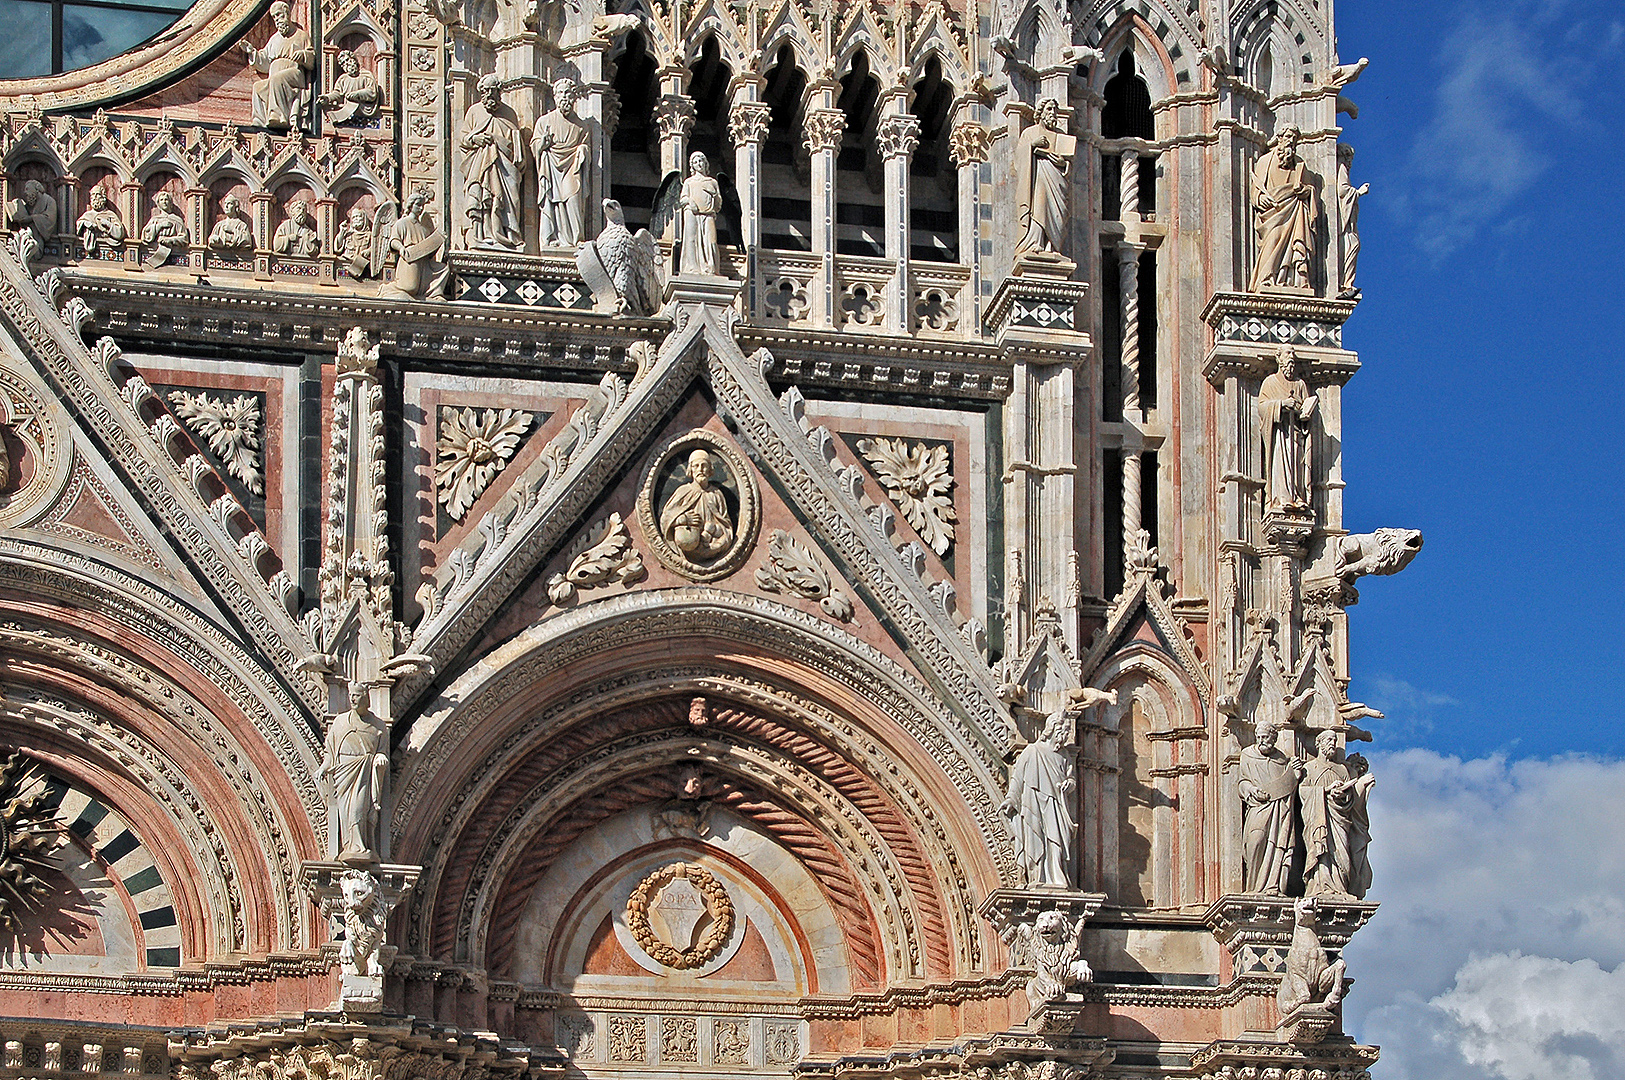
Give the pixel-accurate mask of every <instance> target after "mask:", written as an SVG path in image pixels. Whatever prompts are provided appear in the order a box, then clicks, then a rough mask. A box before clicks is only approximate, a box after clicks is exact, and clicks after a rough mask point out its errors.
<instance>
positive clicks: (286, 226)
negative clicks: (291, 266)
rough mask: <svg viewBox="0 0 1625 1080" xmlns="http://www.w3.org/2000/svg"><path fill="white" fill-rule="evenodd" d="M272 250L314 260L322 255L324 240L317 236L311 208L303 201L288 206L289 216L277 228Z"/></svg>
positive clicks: (273, 237) (296, 200)
mask: <svg viewBox="0 0 1625 1080" xmlns="http://www.w3.org/2000/svg"><path fill="white" fill-rule="evenodd" d="M271 250H272V251H274V252H276V253H277V254H278V255H295V256H298V257H299V258H301V259H313V258H315V257H316V256H317V255H320V254H321V253H322V238H321V237H320V236H318V235H317V234H316V222H315V220H313V219H312V218H311V216H310V206H309V205H308V204H306V202H305V200H303V199H295V200H294V201H293V202H291V203H289V204H288V216H287V219H286V220H284V221H283V222H282V224H280V225H278V226H277V227H276V234H275V235H274V236H272V237H271Z"/></svg>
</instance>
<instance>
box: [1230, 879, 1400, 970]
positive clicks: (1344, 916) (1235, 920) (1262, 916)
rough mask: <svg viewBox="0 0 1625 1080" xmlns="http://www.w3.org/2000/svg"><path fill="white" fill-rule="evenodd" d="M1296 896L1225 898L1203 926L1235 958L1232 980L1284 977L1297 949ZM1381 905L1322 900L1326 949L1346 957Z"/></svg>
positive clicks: (1319, 926) (1319, 923)
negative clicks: (1345, 950) (1285, 966)
mask: <svg viewBox="0 0 1625 1080" xmlns="http://www.w3.org/2000/svg"><path fill="white" fill-rule="evenodd" d="M1294 900H1295V898H1294V897H1290V896H1263V895H1256V894H1250V893H1240V894H1232V895H1228V896H1221V897H1220V898H1219V899H1218V901H1217V902H1216V903H1214V904H1213V906H1212V907H1210V908H1208V909H1207V912H1206V914H1204V915H1203V916H1202V920H1203V921H1204V922H1206V923H1207V925H1208V929H1210V930H1212V931H1213V936H1214V937H1216V938H1218V939H1219V944H1220V945H1222V946H1224V948H1225V951H1227V952H1228V953H1230V956H1231V973H1232V977H1239V976H1243V975H1279V974H1280V972H1281V967H1282V965H1283V964H1284V963H1285V961H1286V951H1287V947H1288V946H1290V945H1291V944H1292V920H1293V916H1292V905H1293V903H1294ZM1376 910H1377V905H1376V903H1374V902H1373V901H1370V900H1332V899H1330V898H1328V897H1321V898H1320V901H1319V906H1318V912H1319V916H1318V919H1317V921H1316V924H1315V926H1316V930H1317V932H1318V933H1319V935H1320V940H1321V943H1322V944H1324V945H1325V946H1326V947H1327V948H1328V949H1331V950H1333V951H1341V950H1342V948H1343V946H1345V945H1347V944H1348V943H1349V939H1350V938H1352V937H1353V936H1354V932H1355V931H1356V930H1358V929H1360V927H1362V926H1364V925H1365V924H1366V923H1368V922H1370V921H1371V916H1372V915H1373V914H1375V913H1376Z"/></svg>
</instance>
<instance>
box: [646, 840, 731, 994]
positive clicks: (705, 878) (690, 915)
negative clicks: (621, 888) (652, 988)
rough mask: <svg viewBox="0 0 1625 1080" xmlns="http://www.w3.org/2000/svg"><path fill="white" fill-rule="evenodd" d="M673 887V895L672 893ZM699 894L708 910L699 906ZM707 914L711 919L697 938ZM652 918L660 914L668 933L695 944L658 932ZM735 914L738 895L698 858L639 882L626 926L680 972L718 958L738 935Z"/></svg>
mask: <svg viewBox="0 0 1625 1080" xmlns="http://www.w3.org/2000/svg"><path fill="white" fill-rule="evenodd" d="M668 892H670V893H672V894H673V895H671V896H669V897H668V895H667V894H668ZM695 894H698V900H699V902H700V903H701V904H703V911H702V910H700V909H698V908H696V907H695V906H694V902H693V899H691V898H693V897H694V896H695ZM663 909H671V910H670V911H669V912H668V911H666V910H663ZM685 916H686V917H685ZM704 916H708V917H709V918H710V922H709V924H707V925H706V926H705V927H704V929H703V932H702V933H700V935H699V937H698V938H694V937H693V936H692V935H693V933H694V931H696V930H699V929H700V926H699V920H700V918H701V917H704ZM651 917H653V918H658V919H660V921H661V923H662V929H663V930H664V932H665V935H666V936H667V937H675V938H682V937H687V938H688V942H692V944H689V943H688V942H681V941H680V942H678V943H676V944H673V943H671V942H669V941H666V940H664V939H663V937H662V936H661V935H659V934H656V932H655V928H654V926H653V924H652V920H651ZM734 917H735V916H734V905H733V900H732V899H730V898H729V896H728V891H727V890H726V889H725V888H723V886H722V882H720V881H718V880H717V879H716V878H715V877H714V876H713V875H712V873H711V871H709V870H707V869H706V868H705V867H703V866H699V865H697V864H695V863H672V864H671V865H669V866H664V867H661V868H660V869H659V870H656V871H655V872H654V873H652V874H650V875H649V876H648V877H646V878H644V879H643V880H642V881H640V882H639V883H638V886H637V888H635V889H633V890H632V895H631V896H630V897H628V898H627V901H626V929H627V930H628V931H629V932H630V933H631V935H632V940H634V941H636V942H637V943H638V945H639V946H640V947H641V948H642V949H643V951H644V952H646V953H648V954H649V956H650V957H652V958H653V959H655V960H657V961H658V962H660V963H661V964H664V965H665V966H666V967H669V968H675V969H676V970H678V971H690V970H693V969H694V968H699V967H704V966H705V965H706V964H708V963H710V962H711V961H712V960H713V959H715V958H716V957H717V955H718V954H719V953H721V952H722V948H723V946H724V945H726V944H727V942H728V938H729V937H731V936H732V935H733V930H734Z"/></svg>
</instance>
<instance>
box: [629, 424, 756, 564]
mask: <svg viewBox="0 0 1625 1080" xmlns="http://www.w3.org/2000/svg"><path fill="white" fill-rule="evenodd" d="M700 451H705V452H706V454H707V455H708V458H707V459H706V460H707V462H708V464H709V466H710V471H711V476H710V478H709V479H708V480H705V481H703V482H702V481H697V480H695V479H694V477H693V472H694V467H695V463H696V456H697V455H698V453H699V452H700ZM760 519H761V498H760V496H759V495H758V494H757V491H756V479H755V475H754V473H752V472H751V469H750V466H749V465H747V464H746V463H745V459H744V458H743V457H741V456H740V454H739V452H738V451H737V450H735V449H734V448H733V446H732V445H730V444H729V443H728V442H727V441H726V440H724V439H722V438H720V437H718V436H717V435H714V434H712V433H711V432H709V431H705V430H702V429H698V428H696V429H695V430H693V431H689V432H686V433H684V434H681V435H678V436H677V437H676V438H674V439H672V440H670V441H669V442H667V443H666V444H665V446H663V447H661V448H660V449H659V450H657V451H656V453H655V455H654V458H653V463H652V464H651V465H650V466H649V469H648V471H647V472H646V473H645V474H644V477H643V483H642V486H641V488H640V489H639V492H638V524H639V525H640V526H641V527H642V529H643V535H644V537H645V538H646V539H647V540H648V543H649V548H650V550H651V551H653V552H654V555H655V557H656V558H657V559H659V560H660V561H661V562H662V563H664V564H665V565H666V566H667V567H669V568H670V569H671V570H673V571H675V572H676V573H679V574H681V575H683V576H684V577H686V578H689V579H690V580H692V581H716V580H718V579H719V578H724V577H727V576H728V575H729V574H731V573H733V572H734V571H735V570H738V569H739V567H740V564H742V563H743V562H744V561H745V558H746V557H747V556H748V555H749V554H750V552H751V550H752V549H753V548H754V547H755V546H756V532H757V529H758V528H759V527H760ZM730 531H731V533H732V535H731V537H729V536H728V535H727V534H728V532H730Z"/></svg>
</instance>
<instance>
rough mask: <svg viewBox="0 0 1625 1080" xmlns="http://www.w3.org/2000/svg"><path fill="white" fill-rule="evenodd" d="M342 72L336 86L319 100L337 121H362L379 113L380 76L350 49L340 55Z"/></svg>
mask: <svg viewBox="0 0 1625 1080" xmlns="http://www.w3.org/2000/svg"><path fill="white" fill-rule="evenodd" d="M338 63H339V74H338V76H337V77H336V78H335V79H334V80H333V89H331V90H329V91H328V92H327V93H325V94H323V95H322V96H321V97H320V98H318V99H317V100H318V101H319V102H320V103H321V106H322V108H323V109H325V110H326V111H327V119H328V120H330V121H332V122H333V123H335V124H361V123H365V122H366V121H368V120H370V119H372V118H373V117H374V116H376V115H378V99H379V97H380V94H379V90H378V79H377V77H376V76H375V75H373V73H372V72H370V71H367V70H365V69H363V68H362V66H361V60H360V58H359V57H357V56H356V54H355V53H353V52H351V51H350V50H349V49H345V50H343V51H341V52H340V53H339V55H338Z"/></svg>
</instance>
